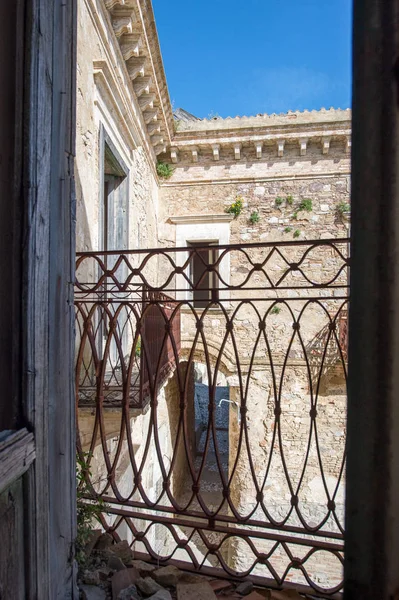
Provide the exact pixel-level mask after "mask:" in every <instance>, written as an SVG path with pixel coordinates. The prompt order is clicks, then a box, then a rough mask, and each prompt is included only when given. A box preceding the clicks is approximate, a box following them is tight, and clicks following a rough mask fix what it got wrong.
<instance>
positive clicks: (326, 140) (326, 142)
mask: <svg viewBox="0 0 399 600" xmlns="http://www.w3.org/2000/svg"><path fill="white" fill-rule="evenodd" d="M330 142H331V137H330V136H328V137H323V138H322V140H321V144H322V149H323V154H328V152H329V150H330Z"/></svg>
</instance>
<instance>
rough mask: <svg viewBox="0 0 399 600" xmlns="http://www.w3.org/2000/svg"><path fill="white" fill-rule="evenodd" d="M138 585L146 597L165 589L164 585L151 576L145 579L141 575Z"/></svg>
mask: <svg viewBox="0 0 399 600" xmlns="http://www.w3.org/2000/svg"><path fill="white" fill-rule="evenodd" d="M136 586H137V587H138V589H139V590H140V592H141V593H142V594H143V595H144V596H146V597H148V596H152V595H153V594H156V593H157V592H159V591H161V590H162V589H163V588H162V586H161V585H159V583H157V582H156V581H155V579H152V578H151V577H145V578H144V579H143V578H142V577H140V579H138V580H137V581H136Z"/></svg>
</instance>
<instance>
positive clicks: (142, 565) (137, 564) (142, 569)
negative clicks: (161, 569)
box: [132, 560, 157, 577]
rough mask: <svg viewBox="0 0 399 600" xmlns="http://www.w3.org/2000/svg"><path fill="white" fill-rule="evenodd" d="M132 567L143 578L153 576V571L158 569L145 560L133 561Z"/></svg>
mask: <svg viewBox="0 0 399 600" xmlns="http://www.w3.org/2000/svg"><path fill="white" fill-rule="evenodd" d="M132 566H133V567H134V568H135V569H137V571H138V572H139V573H140V575H141V577H147V576H148V575H151V573H153V571H155V570H156V568H157V567H156V566H155V565H150V564H149V563H146V562H144V561H143V560H133V561H132Z"/></svg>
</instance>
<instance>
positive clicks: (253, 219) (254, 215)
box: [249, 210, 260, 225]
mask: <svg viewBox="0 0 399 600" xmlns="http://www.w3.org/2000/svg"><path fill="white" fill-rule="evenodd" d="M249 220H250V222H251V223H252V225H255V223H258V222H259V220H260V216H259V213H258V211H257V210H254V211H253V212H251V214H250V217H249Z"/></svg>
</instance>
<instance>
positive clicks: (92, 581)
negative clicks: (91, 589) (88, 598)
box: [82, 570, 100, 585]
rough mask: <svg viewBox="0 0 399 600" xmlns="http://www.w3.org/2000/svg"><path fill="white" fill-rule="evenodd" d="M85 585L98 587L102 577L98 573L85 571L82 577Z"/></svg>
mask: <svg viewBox="0 0 399 600" xmlns="http://www.w3.org/2000/svg"><path fill="white" fill-rule="evenodd" d="M82 581H83V583H86V584H87V585H98V584H99V583H100V575H99V572H98V571H89V570H87V571H85V572H84V573H83V576H82Z"/></svg>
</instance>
